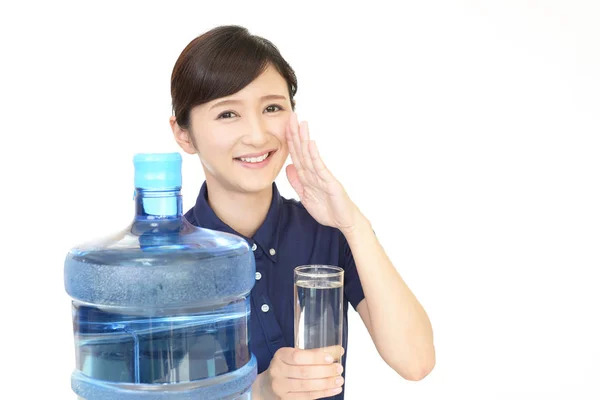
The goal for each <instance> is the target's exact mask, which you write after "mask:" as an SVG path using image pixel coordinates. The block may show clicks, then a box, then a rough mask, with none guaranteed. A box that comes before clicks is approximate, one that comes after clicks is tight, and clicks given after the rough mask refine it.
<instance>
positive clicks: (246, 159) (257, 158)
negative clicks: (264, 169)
mask: <svg viewBox="0 0 600 400" xmlns="http://www.w3.org/2000/svg"><path fill="white" fill-rule="evenodd" d="M269 154H271V153H266V154H263V155H262V156H260V157H250V158H245V157H240V160H242V161H243V162H249V163H258V162H261V161H264V160H265V159H266V158H267V157H269Z"/></svg>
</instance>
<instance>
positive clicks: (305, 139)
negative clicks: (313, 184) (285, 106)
mask: <svg viewBox="0 0 600 400" xmlns="http://www.w3.org/2000/svg"><path fill="white" fill-rule="evenodd" d="M298 138H299V140H300V147H301V150H302V163H303V164H304V166H305V167H306V169H308V170H309V171H311V172H313V173H314V172H315V167H314V166H313V162H312V158H311V155H310V150H309V149H308V146H309V141H310V134H309V132H308V122H306V121H302V123H301V124H300V128H299V130H298Z"/></svg>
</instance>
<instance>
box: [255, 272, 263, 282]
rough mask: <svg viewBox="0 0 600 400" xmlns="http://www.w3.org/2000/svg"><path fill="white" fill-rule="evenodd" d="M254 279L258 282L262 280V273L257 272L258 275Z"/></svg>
mask: <svg viewBox="0 0 600 400" xmlns="http://www.w3.org/2000/svg"><path fill="white" fill-rule="evenodd" d="M254 277H255V278H256V280H257V281H260V278H262V274H261V273H260V272H257V273H256V274H254Z"/></svg>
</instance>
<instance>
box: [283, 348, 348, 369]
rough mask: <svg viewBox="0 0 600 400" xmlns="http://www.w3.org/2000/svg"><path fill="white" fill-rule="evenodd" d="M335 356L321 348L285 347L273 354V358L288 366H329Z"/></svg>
mask: <svg viewBox="0 0 600 400" xmlns="http://www.w3.org/2000/svg"><path fill="white" fill-rule="evenodd" d="M335 355H337V354H336V353H333V354H331V353H329V352H327V351H324V350H323V349H321V348H319V349H311V350H303V349H294V348H291V347H285V348H281V349H279V350H278V351H277V353H275V357H278V358H279V359H280V360H281V361H282V362H284V363H285V364H288V365H331V364H333V361H334V357H335Z"/></svg>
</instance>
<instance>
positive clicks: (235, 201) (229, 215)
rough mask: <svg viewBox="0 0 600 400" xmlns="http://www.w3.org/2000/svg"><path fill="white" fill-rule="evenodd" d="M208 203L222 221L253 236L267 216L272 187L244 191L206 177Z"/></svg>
mask: <svg viewBox="0 0 600 400" xmlns="http://www.w3.org/2000/svg"><path fill="white" fill-rule="evenodd" d="M206 186H207V189H208V204H209V205H210V207H211V208H212V210H213V211H214V213H215V214H216V215H217V217H219V219H220V220H221V221H223V222H224V223H226V224H227V225H229V226H230V227H231V228H232V229H233V230H235V231H236V232H238V233H240V234H242V235H244V236H245V237H252V236H254V234H255V233H256V231H257V230H258V228H260V226H261V225H262V223H263V222H264V221H265V218H266V217H267V213H268V212H269V207H270V205H271V199H272V198H273V190H272V187H271V186H269V187H268V188H267V189H265V190H263V191H261V192H255V193H243V192H233V191H230V190H226V189H224V188H223V187H222V186H220V185H219V184H218V183H216V182H214V181H212V180H211V179H210V178H208V176H207V179H206Z"/></svg>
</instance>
